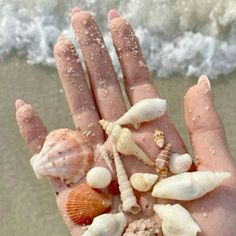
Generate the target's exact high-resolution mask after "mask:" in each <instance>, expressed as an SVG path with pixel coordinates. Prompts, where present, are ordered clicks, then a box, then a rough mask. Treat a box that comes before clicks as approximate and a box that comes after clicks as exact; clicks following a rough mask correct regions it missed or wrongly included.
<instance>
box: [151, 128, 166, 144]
mask: <svg viewBox="0 0 236 236" xmlns="http://www.w3.org/2000/svg"><path fill="white" fill-rule="evenodd" d="M153 141H154V143H155V144H156V145H157V146H158V147H159V148H163V146H164V143H165V139H164V133H163V132H162V131H161V130H159V129H155V130H154V133H153Z"/></svg>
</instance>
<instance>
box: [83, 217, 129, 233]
mask: <svg viewBox="0 0 236 236" xmlns="http://www.w3.org/2000/svg"><path fill="white" fill-rule="evenodd" d="M126 225H127V220H126V217H125V215H124V214H123V213H117V214H103V215H100V216H97V217H95V218H94V220H93V223H92V224H91V225H90V226H89V227H88V229H87V230H86V231H85V233H84V234H83V236H121V235H122V232H123V231H124V228H125V226H126Z"/></svg>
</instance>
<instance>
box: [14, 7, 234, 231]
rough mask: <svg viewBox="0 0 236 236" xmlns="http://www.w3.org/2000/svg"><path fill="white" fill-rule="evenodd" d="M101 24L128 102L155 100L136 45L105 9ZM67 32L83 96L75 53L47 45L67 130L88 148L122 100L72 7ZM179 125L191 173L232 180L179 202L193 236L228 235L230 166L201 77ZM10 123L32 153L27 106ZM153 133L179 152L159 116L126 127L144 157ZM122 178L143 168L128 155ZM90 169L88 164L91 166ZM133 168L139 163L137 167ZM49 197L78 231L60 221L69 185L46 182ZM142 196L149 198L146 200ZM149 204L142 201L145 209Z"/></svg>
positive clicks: (86, 22)
mask: <svg viewBox="0 0 236 236" xmlns="http://www.w3.org/2000/svg"><path fill="white" fill-rule="evenodd" d="M108 21H109V27H110V31H111V36H112V39H113V44H114V47H115V49H116V52H117V55H118V58H119V61H120V65H121V69H122V72H123V76H124V85H125V90H126V94H127V96H128V99H129V102H130V103H131V105H132V104H135V103H136V102H138V101H140V100H142V99H144V98H152V97H157V96H158V93H157V91H156V88H155V87H154V85H153V82H152V81H151V76H150V73H149V71H148V68H147V65H146V62H145V60H144V58H143V55H142V52H141V50H140V46H139V43H138V40H137V38H136V36H135V34H134V32H133V30H132V28H131V27H130V25H129V24H128V23H127V21H126V20H125V19H123V18H122V17H120V16H119V14H118V13H117V12H116V11H114V10H111V11H110V12H109V14H108ZM72 27H73V29H74V32H75V36H76V38H77V40H78V43H79V46H80V49H81V51H82V54H83V58H84V61H85V65H86V68H87V72H88V78H89V83H90V88H91V91H90V90H89V88H88V85H87V82H86V79H85V75H84V72H83V69H82V67H81V64H80V61H79V59H78V55H77V54H76V51H75V49H74V47H73V46H72V44H71V43H70V42H69V41H68V40H67V39H66V38H64V37H62V36H61V37H59V38H58V41H57V43H56V45H55V48H54V54H55V58H56V65H57V69H58V72H59V76H60V78H61V81H62V84H63V87H64V91H65V95H66V98H67V101H68V104H69V107H70V111H71V114H72V118H73V121H74V124H75V128H76V129H78V130H81V131H82V132H83V133H86V134H87V138H88V141H89V145H90V147H91V148H92V149H93V150H95V147H96V145H97V144H100V143H104V141H105V138H104V132H103V131H102V129H101V126H100V125H99V123H98V121H99V120H100V119H106V120H109V121H114V120H116V119H117V118H119V117H120V116H121V115H122V114H123V113H124V112H125V111H126V107H125V102H124V99H123V97H122V93H121V89H120V86H119V83H118V80H117V78H116V74H115V72H114V69H113V66H112V62H111V59H110V57H109V55H108V52H107V49H106V47H105V45H104V42H103V38H102V35H101V33H100V31H99V29H98V27H97V25H96V23H95V21H94V19H93V17H92V16H91V15H90V14H89V13H88V12H85V11H81V10H80V9H78V8H74V9H73V10H72ZM184 110H185V123H186V127H187V129H188V132H189V135H190V139H191V142H192V145H193V149H194V153H195V155H196V157H197V159H198V162H199V164H198V167H197V168H198V169H199V170H219V171H229V172H231V173H232V177H231V178H230V179H229V180H228V181H225V183H224V184H222V185H221V186H220V187H218V188H217V189H216V190H214V191H213V192H212V193H210V194H207V195H206V196H205V197H202V198H201V199H199V200H196V201H191V202H188V203H185V204H184V206H185V207H186V208H188V210H189V211H190V212H191V214H192V216H193V217H194V219H195V220H196V221H197V222H198V224H199V225H200V227H201V229H202V233H201V234H199V235H201V236H203V235H206V236H213V235H230V236H232V235H236V229H235V225H236V215H235V212H236V204H235V199H236V169H235V166H234V164H233V162H232V160H231V158H230V153H229V151H228V148H227V144H226V141H225V136H224V129H223V126H222V124H221V122H220V120H219V118H218V116H217V114H216V112H215V110H214V106H213V103H212V100H211V95H210V83H209V80H208V79H207V78H206V77H205V76H202V77H200V79H199V80H198V83H197V84H196V85H195V86H193V87H192V88H190V89H189V91H188V92H187V94H186V95H185V99H184ZM16 118H17V122H18V125H19V128H20V131H21V134H22V136H23V138H24V139H25V141H26V143H27V145H28V147H29V148H30V150H31V151H32V152H33V153H37V152H39V151H40V149H41V147H42V145H43V143H44V140H45V137H46V135H47V130H46V128H45V127H44V125H43V123H42V121H41V120H40V118H39V117H38V115H37V113H36V112H35V111H34V110H33V108H32V107H31V106H30V105H27V104H25V103H24V102H23V101H21V100H17V101H16ZM157 127H158V128H159V129H161V130H162V131H163V132H164V133H165V137H166V139H167V140H168V142H170V143H171V144H172V146H173V151H174V152H178V153H185V152H186V148H185V145H184V143H183V141H182V139H181V137H180V136H179V134H178V132H177V130H176V129H175V127H174V126H173V124H172V123H171V121H170V120H169V118H168V115H167V114H165V115H164V116H163V117H161V118H158V119H156V120H154V121H152V122H149V123H145V124H142V125H141V127H140V128H139V129H138V130H137V131H136V130H132V132H133V133H134V136H135V140H136V142H137V144H138V145H139V146H140V147H141V148H142V149H143V150H144V152H145V153H147V154H148V156H149V157H150V158H152V159H155V156H156V155H157V153H158V151H159V150H158V148H157V147H156V146H155V145H154V144H153V142H152V134H153V130H154V129H155V128H157ZM123 161H124V164H125V166H126V169H127V171H128V173H132V172H134V171H138V170H139V169H140V168H141V169H142V170H149V169H148V168H149V167H137V165H136V163H140V162H139V161H137V160H136V159H135V158H133V157H126V158H123ZM94 165H96V162H95V163H94ZM138 166H141V165H138ZM49 181H50V183H51V185H52V188H53V190H54V192H55V194H56V201H57V205H58V208H59V211H60V212H61V215H62V217H63V218H64V220H65V223H66V224H67V226H68V228H69V230H70V231H71V233H72V235H74V236H75V235H77V236H78V235H80V233H81V232H82V229H81V227H80V226H78V225H74V224H73V223H72V222H71V221H70V220H69V219H68V217H66V210H65V200H66V196H67V194H68V192H69V191H70V189H71V187H70V186H67V185H65V184H64V183H62V182H60V181H59V180H55V179H54V178H50V179H49ZM146 197H147V199H149V197H150V196H148V195H147V196H146ZM152 203H153V202H151V201H150V204H152Z"/></svg>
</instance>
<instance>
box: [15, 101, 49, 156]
mask: <svg viewBox="0 0 236 236" xmlns="http://www.w3.org/2000/svg"><path fill="white" fill-rule="evenodd" d="M15 107H16V120H17V123H18V126H19V130H20V133H21V135H22V137H23V139H24V140H25V142H26V144H27V146H28V147H29V149H30V150H31V151H32V153H36V152H39V151H40V150H41V148H42V145H43V143H44V141H45V138H46V136H47V129H46V127H45V126H44V124H43V122H42V121H41V119H40V118H39V116H38V114H37V113H36V112H35V110H34V109H33V108H32V106H31V105H29V104H25V103H24V102H23V101H22V100H17V101H16V103H15ZM32 130H33V131H34V132H32Z"/></svg>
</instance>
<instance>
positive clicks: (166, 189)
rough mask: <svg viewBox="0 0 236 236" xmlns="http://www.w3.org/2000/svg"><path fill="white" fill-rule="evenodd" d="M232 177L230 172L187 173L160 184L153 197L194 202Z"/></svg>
mask: <svg viewBox="0 0 236 236" xmlns="http://www.w3.org/2000/svg"><path fill="white" fill-rule="evenodd" d="M230 175H231V174H230V173H229V172H212V171H195V172H185V173H182V174H179V175H174V176H171V177H168V178H165V179H163V180H161V181H160V182H158V183H157V184H156V185H155V187H154V189H153V191H152V196H153V197H159V198H168V199H175V200H184V201H188V200H194V199H197V198H200V197H202V196H204V195H205V194H206V193H208V192H210V191H212V190H213V189H215V188H216V187H218V186H219V185H220V183H221V182H222V181H224V180H225V179H228V178H229V177H230Z"/></svg>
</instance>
